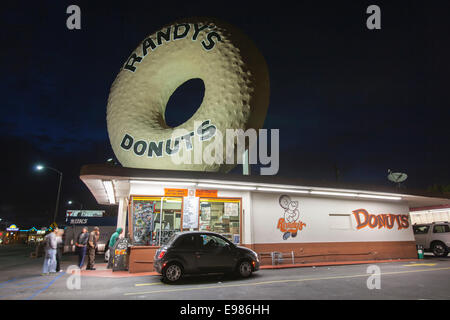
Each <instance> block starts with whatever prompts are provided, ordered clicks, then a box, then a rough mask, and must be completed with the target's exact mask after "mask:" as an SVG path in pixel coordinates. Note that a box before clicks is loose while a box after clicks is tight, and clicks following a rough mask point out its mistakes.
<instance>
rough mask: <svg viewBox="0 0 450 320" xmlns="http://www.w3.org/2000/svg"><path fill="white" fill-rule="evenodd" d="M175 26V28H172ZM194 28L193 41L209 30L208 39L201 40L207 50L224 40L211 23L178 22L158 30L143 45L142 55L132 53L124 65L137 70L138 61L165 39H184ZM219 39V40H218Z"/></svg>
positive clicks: (125, 67) (127, 68) (126, 68)
mask: <svg viewBox="0 0 450 320" xmlns="http://www.w3.org/2000/svg"><path fill="white" fill-rule="evenodd" d="M172 27H173V30H172ZM191 28H192V29H193V33H192V38H191V39H192V41H197V39H198V35H199V34H200V32H202V31H205V32H208V33H207V34H206V40H202V41H201V42H200V44H201V46H202V47H203V49H205V50H206V51H209V50H212V49H213V48H214V46H215V45H216V43H217V42H219V41H222V39H221V37H220V34H218V33H217V32H215V31H214V28H215V27H214V26H210V25H200V24H198V23H192V24H190V23H182V24H177V25H175V26H169V27H167V28H166V29H165V30H159V31H157V32H156V39H152V38H151V37H148V38H146V39H145V40H144V41H143V42H142V45H141V52H140V55H138V54H137V53H135V52H134V53H133V54H131V56H130V57H129V58H128V60H127V62H126V63H125V65H124V66H123V68H124V69H125V70H129V71H131V72H135V71H136V68H137V65H136V66H135V64H136V63H140V62H141V61H142V59H144V58H145V57H146V56H147V54H149V52H150V50H151V51H154V50H156V49H157V48H158V46H161V45H162V44H163V40H164V41H166V42H169V41H172V40H173V41H176V40H180V39H184V38H186V37H187V35H188V34H189V31H190V30H191ZM216 41H217V42H216Z"/></svg>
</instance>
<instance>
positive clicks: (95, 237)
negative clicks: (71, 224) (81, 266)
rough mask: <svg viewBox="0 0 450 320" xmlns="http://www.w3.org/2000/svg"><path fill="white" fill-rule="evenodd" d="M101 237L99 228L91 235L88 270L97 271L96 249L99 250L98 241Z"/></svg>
mask: <svg viewBox="0 0 450 320" xmlns="http://www.w3.org/2000/svg"><path fill="white" fill-rule="evenodd" d="M99 236H100V229H99V228H98V227H94V231H92V232H91V233H90V234H89V239H88V263H87V266H86V270H95V268H94V264H95V249H97V241H98V238H99Z"/></svg>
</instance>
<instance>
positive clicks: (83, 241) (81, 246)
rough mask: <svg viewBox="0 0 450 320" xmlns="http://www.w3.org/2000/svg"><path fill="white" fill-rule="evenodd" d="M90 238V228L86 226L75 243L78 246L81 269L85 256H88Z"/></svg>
mask: <svg viewBox="0 0 450 320" xmlns="http://www.w3.org/2000/svg"><path fill="white" fill-rule="evenodd" d="M88 239H89V233H88V229H87V228H86V227H84V228H83V230H82V232H81V233H80V234H79V235H78V238H77V242H76V243H75V246H76V247H77V250H78V266H79V267H80V269H81V268H82V267H83V265H84V258H85V257H86V250H87V242H88Z"/></svg>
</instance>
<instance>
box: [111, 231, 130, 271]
mask: <svg viewBox="0 0 450 320" xmlns="http://www.w3.org/2000/svg"><path fill="white" fill-rule="evenodd" d="M110 252H111V254H113V255H114V257H113V267H112V270H113V271H122V270H127V269H128V240H127V239H126V238H120V239H119V240H117V242H116V244H115V245H114V247H113V248H112V250H110Z"/></svg>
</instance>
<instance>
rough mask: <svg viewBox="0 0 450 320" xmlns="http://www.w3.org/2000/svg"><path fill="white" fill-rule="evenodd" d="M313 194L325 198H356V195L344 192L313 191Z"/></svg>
mask: <svg viewBox="0 0 450 320" xmlns="http://www.w3.org/2000/svg"><path fill="white" fill-rule="evenodd" d="M311 194H318V195H324V196H338V197H356V196H358V195H357V194H356V193H343V192H328V191H315V190H312V191H311Z"/></svg>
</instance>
